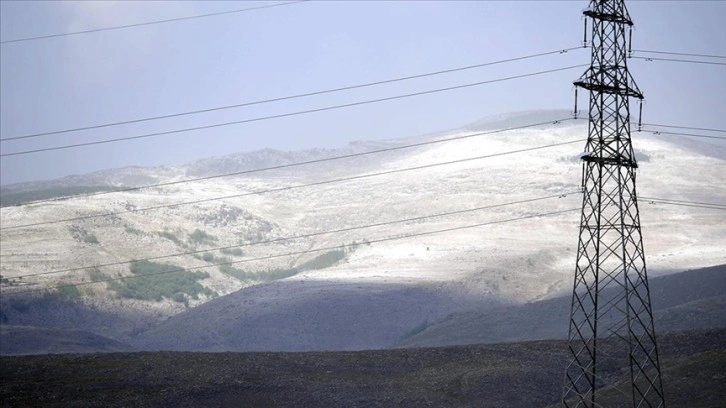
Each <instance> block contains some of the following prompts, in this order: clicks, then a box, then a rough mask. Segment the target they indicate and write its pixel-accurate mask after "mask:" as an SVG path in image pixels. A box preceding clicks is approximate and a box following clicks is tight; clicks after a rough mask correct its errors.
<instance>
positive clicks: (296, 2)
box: [0, 0, 307, 44]
mask: <svg viewBox="0 0 726 408" xmlns="http://www.w3.org/2000/svg"><path fill="white" fill-rule="evenodd" d="M305 1H307V0H298V1H289V2H287V3H277V4H266V5H264V6H255V7H247V8H243V9H237V10H227V11H219V12H216V13H207V14H198V15H194V16H187V17H177V18H169V19H165V20H155V21H147V22H143V23H134V24H124V25H120V26H114V27H103V28H94V29H90V30H82V31H71V32H66V33H58V34H48V35H39V36H35V37H25V38H15V39H12V40H5V41H0V44H10V43H19V42H26V41H35V40H44V39H48V38H58V37H68V36H71V35H79V34H88V33H97V32H101V31H110V30H121V29H125V28H132V27H141V26H148V25H154V24H163V23H172V22H175V21H183V20H194V19H199V18H207V17H214V16H221V15H225V14H235V13H244V12H248V11H253V10H261V9H267V8H273V7H280V6H289V5H292V4H298V3H304V2H305Z"/></svg>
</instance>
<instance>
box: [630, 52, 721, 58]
mask: <svg viewBox="0 0 726 408" xmlns="http://www.w3.org/2000/svg"><path fill="white" fill-rule="evenodd" d="M633 52H643V53H646V54H664V55H680V56H684V57H701V58H723V59H726V56H724V55H714V54H692V53H688V52H672V51H653V50H633Z"/></svg>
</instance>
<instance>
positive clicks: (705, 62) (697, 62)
mask: <svg viewBox="0 0 726 408" xmlns="http://www.w3.org/2000/svg"><path fill="white" fill-rule="evenodd" d="M630 58H634V59H642V60H645V61H668V62H685V63H690V64H708V65H726V62H713V61H696V60H686V59H677V58H655V57H630Z"/></svg>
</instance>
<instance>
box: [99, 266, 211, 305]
mask: <svg viewBox="0 0 726 408" xmlns="http://www.w3.org/2000/svg"><path fill="white" fill-rule="evenodd" d="M129 270H130V271H131V273H132V274H134V275H135V276H132V277H129V278H128V279H124V280H122V281H113V282H109V287H110V288H111V289H112V290H114V291H115V292H116V293H117V294H118V296H119V297H121V298H126V299H139V300H153V301H156V302H160V301H162V300H163V299H164V298H167V299H171V300H174V301H176V302H180V303H185V304H187V303H186V302H187V300H188V298H191V299H199V295H205V296H210V297H211V296H212V295H213V292H212V291H211V290H210V289H209V288H206V287H204V286H202V285H201V284H200V283H199V282H198V281H200V280H202V279H205V278H208V277H209V274H208V273H206V272H189V271H186V270H183V268H180V267H178V266H176V265H171V264H161V263H156V262H150V261H134V262H132V263H131V264H130V265H129ZM182 297H183V300H182Z"/></svg>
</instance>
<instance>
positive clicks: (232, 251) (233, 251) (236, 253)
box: [219, 248, 244, 256]
mask: <svg viewBox="0 0 726 408" xmlns="http://www.w3.org/2000/svg"><path fill="white" fill-rule="evenodd" d="M219 252H221V253H223V254H225V255H232V256H242V255H243V254H244V253H243V252H242V248H222V249H220V250H219Z"/></svg>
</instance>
